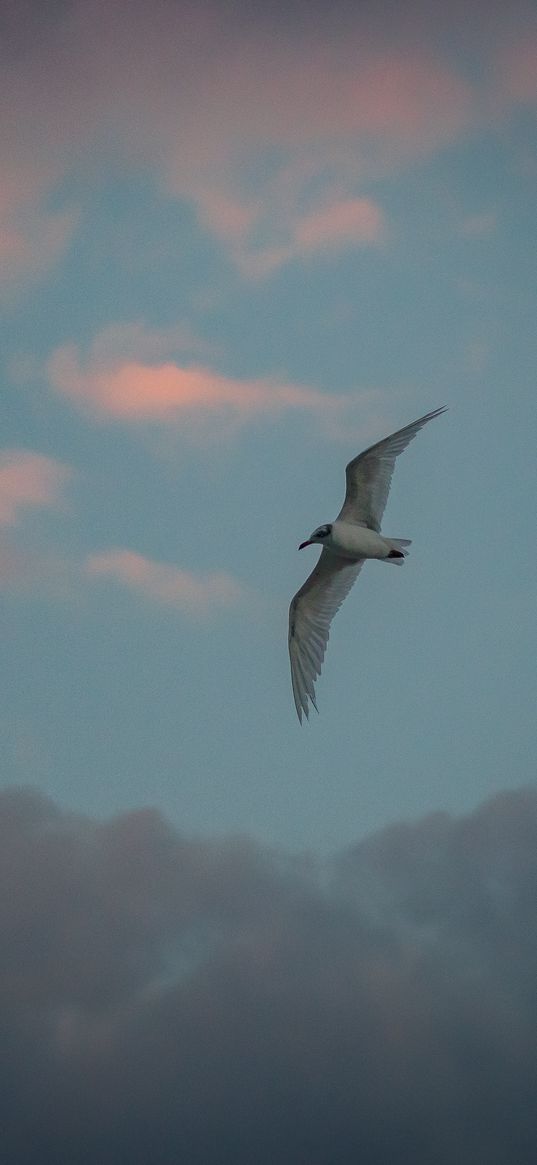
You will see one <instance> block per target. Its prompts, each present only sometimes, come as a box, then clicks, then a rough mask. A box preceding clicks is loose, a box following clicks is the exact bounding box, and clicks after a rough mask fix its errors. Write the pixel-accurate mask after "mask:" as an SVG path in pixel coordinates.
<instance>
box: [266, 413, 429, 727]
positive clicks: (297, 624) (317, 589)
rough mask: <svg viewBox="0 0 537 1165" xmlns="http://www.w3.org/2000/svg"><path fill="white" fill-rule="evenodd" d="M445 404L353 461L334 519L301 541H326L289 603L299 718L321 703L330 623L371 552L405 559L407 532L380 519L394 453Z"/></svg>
mask: <svg viewBox="0 0 537 1165" xmlns="http://www.w3.org/2000/svg"><path fill="white" fill-rule="evenodd" d="M444 411H445V410H444V409H443V408H441V409H435V410H434V412H431V413H427V414H426V415H425V416H424V417H420V418H419V420H417V421H414V422H413V423H412V424H411V425H407V426H406V427H405V428H404V429H399V430H398V431H397V432H396V433H392V434H391V436H390V437H385V438H384V440H383V441H378V442H377V444H376V445H372V446H371V448H369V449H366V450H365V452H364V453H360V454H359V455H358V457H355V458H354V459H353V460H352V461H349V464H348V465H347V469H346V471H345V472H346V481H347V490H346V494H345V501H344V502H343V506H342V507H341V510H340V512H339V514H338V516H337V518H336V519H335V521H334V522H327V523H326V524H325V525H324V526H318V527H317V529H316V530H314V531H313V534H311V535H310V537H309V538H308V539H307V540H306V541H305V542H302V543H301V544H300V547H299V549H300V550H302V549H303V548H304V547H305V546H310V545H315V544H319V545H321V546H322V552H321V555H320V558H319V560H318V562H317V564H316V566H315V567H314V569H313V570H312V572H311V574H310V575H309V577H308V578H307V579H306V582H305V583H304V585H303V586H302V587H301V588H300V590H299V591H297V593H296V595H295V596H294V598H293V600H292V602H291V606H290V608H289V655H290V659H291V680H292V685H293V696H294V699H295V705H296V710H297V714H298V718H299V720H300V721H301V720H302V715H303V714H304V715H305V716H306V717H307V716H308V715H309V704H308V700H309V701H311V703H312V704H313V706H314V707H315V708H316V707H317V705H316V703H315V686H314V685H315V680H316V679H317V676H318V675H319V674H320V671H321V666H322V662H323V658H324V653H325V650H326V644H327V643H328V635H329V629H330V623H331V620H332V618H333V616H334V615H335V613H336V611H337V610H338V609H339V607H340V606H341V603H342V602H343V599H344V598H345V596H346V595H347V594H348V592H349V591H350V589H351V587H352V584H353V583H354V581H355V579H356V578H357V576H358V574H359V573H360V570H361V568H362V566H363V564H364V562H365V561H366V559H368V558H376V559H380V560H382V561H385V562H393V563H396V564H397V563H398V564H401V563H402V562H404V559H405V556H406V553H407V552H406V549H405V548H406V547H407V546H409V545H410V541H409V539H407V538H385V537H384V536H383V535H382V534H381V533H380V523H381V519H382V515H383V513H384V509H385V506H386V502H387V500H388V493H389V489H390V483H391V479H392V474H393V469H394V465H395V459H396V457H397V456H398V455H399V453H402V452H403V449H406V447H407V445H408V444H409V443H410V441H412V439H413V437H415V436H416V433H418V432H419V430H420V429H421V428H422V427H423V425H426V424H427V422H428V421H431V420H432V419H433V417H437V416H439V415H440V414H441V413H443V412H444Z"/></svg>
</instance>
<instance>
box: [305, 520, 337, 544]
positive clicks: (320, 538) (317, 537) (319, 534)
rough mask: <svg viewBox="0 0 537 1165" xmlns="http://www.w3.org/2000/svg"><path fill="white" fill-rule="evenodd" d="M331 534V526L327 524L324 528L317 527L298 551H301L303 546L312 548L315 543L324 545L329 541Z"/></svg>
mask: <svg viewBox="0 0 537 1165" xmlns="http://www.w3.org/2000/svg"><path fill="white" fill-rule="evenodd" d="M331 533H332V524H331V523H330V522H327V523H326V524H325V525H324V526H317V529H316V530H314V531H313V534H310V536H309V538H306V541H305V542H301V543H300V546H299V548H298V549H299V550H303V549H304V547H305V546H313V545H314V544H315V543H316V542H321V543H323V542H324V543H326V542H327V541H328V540H329V539H330V535H331Z"/></svg>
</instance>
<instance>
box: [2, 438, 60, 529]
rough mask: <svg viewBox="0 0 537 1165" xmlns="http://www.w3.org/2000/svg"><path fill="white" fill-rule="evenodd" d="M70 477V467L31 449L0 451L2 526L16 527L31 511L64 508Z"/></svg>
mask: <svg viewBox="0 0 537 1165" xmlns="http://www.w3.org/2000/svg"><path fill="white" fill-rule="evenodd" d="M71 473H72V471H71V469H70V468H69V467H68V466H67V465H63V464H61V462H59V461H54V460H53V458H51V457H43V456H42V455H41V454H40V453H33V452H31V451H30V450H29V449H4V450H2V451H0V525H3V526H15V525H17V524H18V522H19V520H20V516H21V513H24V511H25V510H28V509H34V508H40V509H55V508H57V507H59V506H61V505H62V504H63V498H62V492H63V487H64V485H65V483H66V481H67V480H68V479H69V478H70V476H71Z"/></svg>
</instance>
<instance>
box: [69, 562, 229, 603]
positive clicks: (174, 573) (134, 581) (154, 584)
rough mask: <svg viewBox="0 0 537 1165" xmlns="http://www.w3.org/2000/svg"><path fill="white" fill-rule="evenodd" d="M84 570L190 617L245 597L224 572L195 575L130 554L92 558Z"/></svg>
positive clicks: (163, 563) (176, 567)
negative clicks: (113, 580)
mask: <svg viewBox="0 0 537 1165" xmlns="http://www.w3.org/2000/svg"><path fill="white" fill-rule="evenodd" d="M85 570H86V572H87V573H88V574H89V575H91V576H93V577H109V578H112V579H115V581H116V582H118V583H120V584H121V586H124V587H127V589H128V590H131V591H134V592H135V593H137V594H140V595H144V596H145V598H147V599H150V600H151V601H152V602H155V603H162V604H164V605H165V606H172V607H177V608H178V609H179V610H182V611H185V612H186V613H187V614H189V615H208V614H212V613H213V612H214V610H215V609H217V608H221V607H232V606H235V605H236V604H237V603H239V602H240V601H241V600H242V599H244V598H245V596H246V588H244V587H243V586H242V585H241V583H239V582H238V581H237V580H236V579H234V578H233V577H232V576H231V575H230V574H227V573H226V572H225V571H216V572H213V573H212V574H205V575H195V574H191V573H190V571H188V570H182V569H181V568H180V567H178V566H172V565H170V564H169V563H165V562H154V561H152V560H151V559H150V558H144V556H143V555H142V554H137V553H136V552H135V551H133V550H125V549H115V550H108V551H105V552H104V553H102V554H91V555H89V557H88V558H87V559H86V563H85Z"/></svg>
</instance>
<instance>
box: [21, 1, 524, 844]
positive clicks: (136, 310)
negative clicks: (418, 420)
mask: <svg viewBox="0 0 537 1165" xmlns="http://www.w3.org/2000/svg"><path fill="white" fill-rule="evenodd" d="M485 10H486V13H487V21H488V23H487V32H486V34H485V35H482V20H481V17H482V16H483V12H484V11H485ZM152 12H153V9H152ZM480 13H481V16H480ZM5 25H6V38H5V47H4V50H3V51H4V63H5V68H4V71H3V78H4V79H3V82H2V85H3V87H4V92H3V96H2V104H3V106H4V108H6V107H9V113H10V116H9V119H8V125H7V132H6V137H5V140H4V145H3V146H2V150H3V158H2V171H3V173H4V174H6V175H7V178H6V184H5V194H4V197H3V198H2V204H1V212H2V227H1V233H0V256H1V257H2V264H1V267H2V269H1V272H0V294H1V297H2V324H1V327H2V336H1V339H2V343H1V351H2V377H3V392H2V452H1V457H0V519H1V521H2V528H1V531H0V534H1V542H0V585H1V586H2V596H1V597H2V606H3V621H4V642H5V644H6V648H7V650H6V654H5V658H6V663H7V666H6V667H5V669H4V674H3V683H4V685H5V690H4V696H3V701H2V704H3V709H4V711H3V714H2V721H1V730H2V741H3V755H4V778H3V779H4V781H5V783H6V784H17V785H19V784H26V783H29V784H32V785H35V786H37V787H38V788H39V789H40V790H41V791H43V792H44V793H47V794H50V795H51V796H53V797H54V798H57V799H59V800H60V801H61V802H62V804H64V805H66V806H67V807H69V808H72V809H76V810H83V811H86V812H89V813H94V814H97V815H100V814H109V813H113V812H119V811H123V810H128V809H130V808H132V807H135V806H138V805H146V804H150V805H154V806H156V807H157V808H158V809H159V810H161V811H162V812H164V813H165V814H166V815H168V816H169V818H170V819H171V821H172V822H174V823H175V824H177V825H179V826H180V827H181V828H184V829H185V830H186V831H194V832H198V831H199V832H201V833H203V834H220V833H227V832H236V831H239V832H242V831H246V832H247V833H250V834H253V835H254V836H256V837H257V838H259V839H260V840H261V841H268V842H270V843H272V844H276V845H283V846H286V847H290V848H291V849H295V850H301V849H304V848H305V849H308V848H310V847H312V848H314V849H317V850H322V851H328V850H332V849H334V848H337V847H338V846H340V845H344V844H347V843H350V842H351V841H352V840H354V839H356V838H357V837H359V836H362V835H363V834H364V833H366V832H368V831H370V830H371V829H374V828H377V827H379V826H381V825H383V824H385V823H388V822H390V821H392V820H398V819H400V818H406V817H409V816H410V817H412V816H415V815H420V814H422V813H424V812H427V811H429V810H431V809H436V808H446V809H448V810H452V811H462V810H466V809H469V808H472V807H473V806H474V805H476V804H477V803H478V802H479V801H480V800H481V799H482V798H483V797H485V796H487V795H488V794H490V793H492V792H495V791H496V790H499V789H501V788H504V787H516V786H519V785H524V784H526V783H527V782H528V781H531V780H533V777H534V772H535V766H534V756H535V738H534V716H533V711H532V703H533V696H532V691H533V686H532V685H533V677H534V661H535V643H534V641H533V640H532V614H533V594H534V579H533V573H534V572H533V544H532V531H533V527H534V512H535V491H534V469H535V457H534V421H535V356H536V340H535V335H536V332H535V193H536V191H535V187H536V180H537V159H536V155H535V143H536V138H535V104H536V99H537V89H536V86H535V75H536V70H535V67H534V66H535V63H536V60H537V39H536V38H537V27H536V24H535V14H534V10H532V6H526V5H524V4H522V3H515V4H513V5H511V6H510V7H509V10H508V11H504V9H503V8H501V7H500V6H498V7H497V8H494V7H493V8H491V7H490V6H489V5H487V6H485V8H484V7H483V6H481V5H474V7H473V8H472V10H471V12H470V14H469V15H468V16H467V19H466V21H465V22H462V23H461V20H460V12H459V11H458V9H457V8H454V9H453V10H452V11H451V15H448V14H445V15H444V17H443V18H442V21H441V22H440V23H438V22H437V20H436V18H435V16H434V14H433V10H432V7H429V6H427V5H424V6H423V5H422V6H415V7H414V6H409V8H408V10H407V11H406V14H405V18H403V16H402V15H401V14H400V15H399V16H397V13H396V12H391V13H388V12H386V13H385V17H384V18H382V17H381V16H379V15H378V14H377V15H376V16H373V10H372V9H371V10H370V9H369V8H368V6H367V5H366V6H362V7H361V9H360V15H356V13H355V11H354V6H345V5H341V6H340V7H338V6H337V5H336V7H335V8H334V9H331V10H330V14H329V13H328V10H327V9H326V10H325V9H324V8H323V7H322V6H321V7H319V9H318V10H316V9H315V10H313V9H309V10H308V12H306V10H305V9H303V8H301V7H300V6H297V7H296V8H293V7H292V8H291V9H288V10H287V15H285V14H284V12H283V11H280V10H279V9H277V8H275V9H274V11H273V12H272V15H271V17H270V19H269V17H268V13H267V12H265V13H264V14H263V15H259V16H257V17H256V16H255V15H252V13H250V14H247V13H246V12H241V11H240V10H239V9H233V11H231V10H230V9H228V8H226V7H225V6H222V7H220V8H215V7H210V6H201V7H200V6H196V7H195V8H193V9H189V8H188V6H185V5H171V4H167V3H159V4H157V5H156V6H155V9H154V14H153V15H152V16H151V19H150V18H149V15H148V10H147V9H146V7H145V6H144V5H141V4H140V5H138V4H134V5H127V4H125V3H115V4H111V5H109V6H107V8H106V11H104V10H102V9H101V8H100V6H99V5H98V4H95V5H94V4H92V3H86V4H81V5H76V4H62V5H58V6H57V7H56V8H55V9H52V8H51V9H47V14H43V13H42V12H41V11H40V10H39V9H38V8H37V7H34V6H32V5H28V6H27V7H26V9H25V15H24V20H23V19H22V15H21V14H20V13H19V11H18V9H17V8H15V7H13V8H11V7H9V6H8V7H7V8H6V16H5ZM441 404H446V405H448V407H449V412H448V413H447V414H446V415H445V416H444V417H442V418H441V419H439V420H438V421H435V423H434V425H431V426H430V427H428V428H427V430H426V431H425V432H423V433H421V434H420V435H419V438H418V439H417V440H416V442H415V443H414V444H413V445H412V447H411V449H410V450H408V452H407V453H406V454H405V455H404V457H403V458H401V461H400V462H399V463H398V466H397V471H396V475H395V480H394V487H393V491H392V497H391V499H390V502H389V507H388V510H387V513H386V517H385V521H384V529H385V531H386V532H387V533H388V534H389V533H391V534H393V535H395V536H402V537H410V538H412V540H413V546H412V552H411V556H410V557H409V559H408V561H407V563H406V564H405V568H404V571H398V572H396V571H388V570H384V569H383V567H382V565H381V564H377V563H372V564H369V565H368V567H367V569H365V570H364V572H363V574H362V576H361V578H360V580H359V583H358V584H357V586H356V587H355V589H354V591H353V592H352V594H351V595H350V597H349V599H348V600H347V602H346V604H345V606H344V608H343V609H342V610H341V612H340V613H339V614H338V616H337V619H336V620H335V622H334V625H333V629H332V635H331V641H330V646H329V650H328V653H327V657H326V660H325V665H324V670H323V676H322V678H321V680H320V683H319V686H318V701H319V708H320V716H319V717H318V718H317V717H315V718H314V719H312V720H310V723H309V724H308V725H306V726H305V727H303V728H302V729H301V728H300V727H299V725H298V722H297V720H296V716H295V712H294V707H293V702H292V697H291V691H290V683H289V675H288V658H287V644H286V635H287V629H286V623H287V608H288V603H289V600H290V598H291V596H292V595H293V593H294V592H295V590H296V589H297V588H298V586H299V585H300V584H301V583H302V581H303V579H304V577H305V575H306V572H308V571H309V569H311V566H312V565H313V561H314V557H315V553H316V552H315V551H313V550H311V551H309V552H304V553H303V554H301V555H298V554H297V552H296V547H297V545H298V542H299V541H301V540H302V539H303V538H304V537H306V536H307V535H308V534H309V532H310V530H311V529H312V528H313V527H315V526H316V525H317V524H319V523H320V522H322V521H326V520H330V518H332V517H333V516H334V515H335V513H337V510H338V509H339V506H340V503H341V499H342V493H343V481H344V478H343V470H344V466H345V463H346V461H347V460H349V458H350V457H351V456H354V455H355V454H356V453H357V452H358V451H359V450H360V449H361V448H363V447H364V446H365V445H367V444H368V443H370V442H371V441H372V440H374V439H377V438H379V437H381V436H384V435H386V434H387V433H389V432H390V431H392V430H393V429H395V428H397V427H400V426H401V425H403V424H406V423H408V422H409V421H411V420H413V419H414V418H415V417H417V416H419V415H421V414H422V413H424V412H426V411H427V410H429V409H431V408H435V407H437V406H439V405H441Z"/></svg>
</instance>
